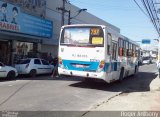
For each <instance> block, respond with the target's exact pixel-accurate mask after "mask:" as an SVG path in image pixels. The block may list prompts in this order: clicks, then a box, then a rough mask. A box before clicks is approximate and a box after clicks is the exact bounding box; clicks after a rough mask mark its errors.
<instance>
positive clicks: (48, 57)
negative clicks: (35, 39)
mask: <svg viewBox="0 0 160 117" xmlns="http://www.w3.org/2000/svg"><path fill="white" fill-rule="evenodd" d="M47 61H48V62H49V63H50V64H51V63H52V61H53V58H52V54H51V53H49V54H48V56H47Z"/></svg>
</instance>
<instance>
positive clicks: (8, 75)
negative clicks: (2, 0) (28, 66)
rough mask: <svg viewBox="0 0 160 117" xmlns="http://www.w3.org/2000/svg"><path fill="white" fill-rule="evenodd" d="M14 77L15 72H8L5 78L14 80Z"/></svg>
mask: <svg viewBox="0 0 160 117" xmlns="http://www.w3.org/2000/svg"><path fill="white" fill-rule="evenodd" d="M15 77H16V73H15V71H10V72H8V74H7V78H8V79H13V78H15Z"/></svg>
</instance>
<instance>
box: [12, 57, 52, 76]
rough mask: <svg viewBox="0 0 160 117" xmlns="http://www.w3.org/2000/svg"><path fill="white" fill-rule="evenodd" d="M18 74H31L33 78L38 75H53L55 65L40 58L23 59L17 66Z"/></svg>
mask: <svg viewBox="0 0 160 117" xmlns="http://www.w3.org/2000/svg"><path fill="white" fill-rule="evenodd" d="M15 68H16V69H17V71H18V74H29V75H30V76H31V77H34V76H36V75H37V74H51V73H52V72H53V69H54V65H50V64H49V63H48V62H47V61H46V60H44V59H40V58H28V59H21V60H19V61H18V63H17V64H16V65H15Z"/></svg>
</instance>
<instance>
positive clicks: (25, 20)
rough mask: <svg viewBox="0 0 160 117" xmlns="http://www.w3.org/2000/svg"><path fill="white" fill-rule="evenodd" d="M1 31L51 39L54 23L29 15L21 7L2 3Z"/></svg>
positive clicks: (0, 5) (0, 12)
mask: <svg viewBox="0 0 160 117" xmlns="http://www.w3.org/2000/svg"><path fill="white" fill-rule="evenodd" d="M0 29H1V30H6V31H13V32H17V33H23V34H28V35H33V36H40V37H44V38H51V37H52V30H53V22H52V21H49V20H45V19H41V18H38V17H35V16H31V15H28V14H26V13H23V12H22V11H21V9H20V7H17V6H15V5H12V4H9V3H6V2H2V1H0Z"/></svg>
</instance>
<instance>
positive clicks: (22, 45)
mask: <svg viewBox="0 0 160 117" xmlns="http://www.w3.org/2000/svg"><path fill="white" fill-rule="evenodd" d="M37 46H38V45H37V44H36V43H28V42H17V43H16V53H15V56H14V63H16V62H17V61H18V60H19V59H25V58H35V57H37V48H38V47H37Z"/></svg>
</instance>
